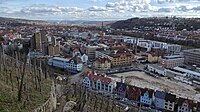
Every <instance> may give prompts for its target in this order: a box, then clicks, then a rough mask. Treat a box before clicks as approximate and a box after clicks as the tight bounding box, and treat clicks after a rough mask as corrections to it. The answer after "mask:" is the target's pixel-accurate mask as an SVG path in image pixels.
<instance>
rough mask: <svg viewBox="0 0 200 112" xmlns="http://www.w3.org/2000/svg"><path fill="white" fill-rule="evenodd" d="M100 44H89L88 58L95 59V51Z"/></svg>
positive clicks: (87, 48)
mask: <svg viewBox="0 0 200 112" xmlns="http://www.w3.org/2000/svg"><path fill="white" fill-rule="evenodd" d="M98 48H99V47H98V46H87V47H86V54H87V55H88V59H89V60H90V61H94V60H95V51H96V50H97V49H98Z"/></svg>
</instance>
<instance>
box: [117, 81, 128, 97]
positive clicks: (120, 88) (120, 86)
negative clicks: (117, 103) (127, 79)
mask: <svg viewBox="0 0 200 112" xmlns="http://www.w3.org/2000/svg"><path fill="white" fill-rule="evenodd" d="M116 84H117V86H116V88H115V94H117V96H119V97H121V98H125V97H126V91H127V84H125V83H123V82H117V83H116Z"/></svg>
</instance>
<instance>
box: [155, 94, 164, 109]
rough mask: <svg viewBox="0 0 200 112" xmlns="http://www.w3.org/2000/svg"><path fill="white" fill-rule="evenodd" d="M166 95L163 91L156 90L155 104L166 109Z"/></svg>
mask: <svg viewBox="0 0 200 112" xmlns="http://www.w3.org/2000/svg"><path fill="white" fill-rule="evenodd" d="M165 96H166V93H165V92H163V91H158V90H157V91H156V92H155V106H156V108H158V109H164V108H165Z"/></svg>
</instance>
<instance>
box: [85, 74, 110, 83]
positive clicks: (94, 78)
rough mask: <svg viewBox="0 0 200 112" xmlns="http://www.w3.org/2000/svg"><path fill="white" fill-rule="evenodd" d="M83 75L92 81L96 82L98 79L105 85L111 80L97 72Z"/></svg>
mask: <svg viewBox="0 0 200 112" xmlns="http://www.w3.org/2000/svg"><path fill="white" fill-rule="evenodd" d="M85 76H86V77H88V78H89V79H90V80H91V81H93V82H96V81H97V80H100V81H101V83H103V84H106V85H108V84H109V83H111V82H112V79H111V78H108V77H105V76H103V75H99V74H94V73H88V74H86V75H85Z"/></svg>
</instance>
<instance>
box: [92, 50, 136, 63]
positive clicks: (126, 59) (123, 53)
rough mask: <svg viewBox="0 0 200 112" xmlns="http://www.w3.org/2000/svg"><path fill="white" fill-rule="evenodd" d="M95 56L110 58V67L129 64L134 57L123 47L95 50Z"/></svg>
mask: <svg viewBox="0 0 200 112" xmlns="http://www.w3.org/2000/svg"><path fill="white" fill-rule="evenodd" d="M95 57H96V58H108V59H110V60H111V66H112V67H117V66H125V65H126V66H127V65H131V64H132V62H133V58H134V56H133V54H132V53H131V52H129V51H128V50H125V49H118V50H97V51H96V53H95Z"/></svg>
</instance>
